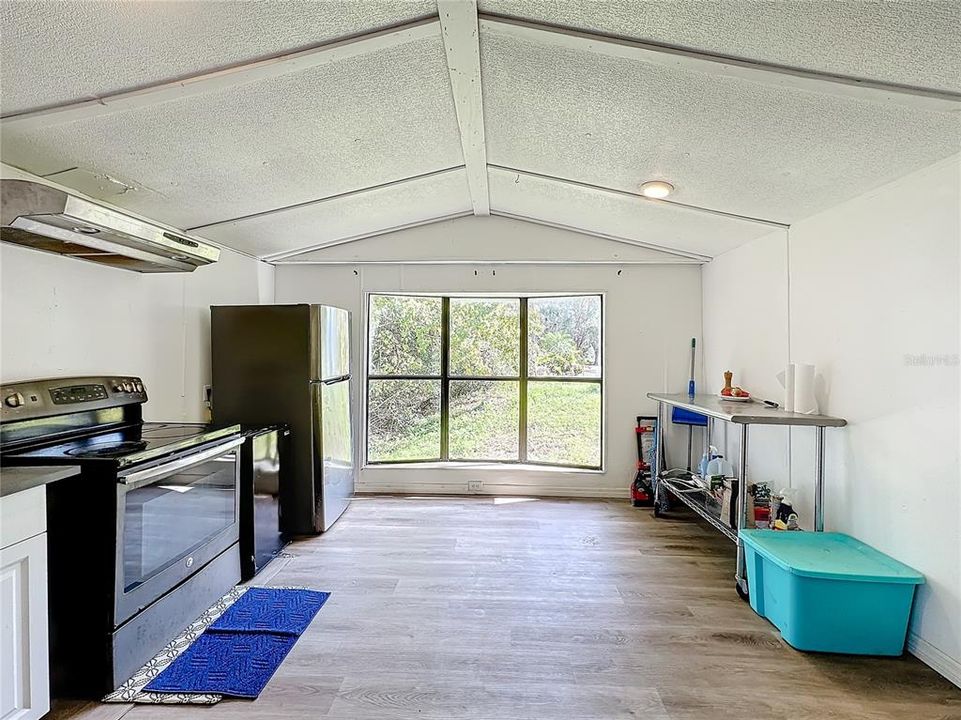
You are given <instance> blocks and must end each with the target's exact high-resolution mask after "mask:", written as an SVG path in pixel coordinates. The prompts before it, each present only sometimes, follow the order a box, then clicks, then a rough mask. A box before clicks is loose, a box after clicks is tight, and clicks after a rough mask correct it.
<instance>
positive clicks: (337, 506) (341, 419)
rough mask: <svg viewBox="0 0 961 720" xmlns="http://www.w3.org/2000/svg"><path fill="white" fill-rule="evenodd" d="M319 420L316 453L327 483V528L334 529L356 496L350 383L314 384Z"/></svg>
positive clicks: (348, 381) (325, 501) (325, 495)
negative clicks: (352, 498) (335, 522)
mask: <svg viewBox="0 0 961 720" xmlns="http://www.w3.org/2000/svg"><path fill="white" fill-rule="evenodd" d="M311 388H312V392H313V393H314V394H315V407H318V409H319V414H320V417H319V418H318V417H315V418H314V421H315V423H316V428H317V431H319V433H320V438H319V442H317V448H316V449H315V451H316V450H319V454H320V457H319V458H318V460H319V465H320V468H321V472H322V478H321V481H322V482H323V493H322V497H323V509H322V513H323V527H322V528H321V529H322V530H325V531H326V530H328V529H330V526H331V525H333V524H334V521H335V520H337V518H339V517H340V516H341V515H342V514H343V512H344V510H346V509H347V505H348V504H349V503H350V498H351V497H352V496H353V494H354V442H353V428H352V425H351V416H350V380H342V381H340V382H336V383H330V384H325V383H314V384H313V385H312V386H311Z"/></svg>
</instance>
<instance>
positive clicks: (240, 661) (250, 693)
mask: <svg viewBox="0 0 961 720" xmlns="http://www.w3.org/2000/svg"><path fill="white" fill-rule="evenodd" d="M296 642H297V636H296V635H275V634H272V633H249V632H248V633H211V632H204V633H203V634H202V635H201V636H200V637H199V638H197V639H196V640H195V641H194V642H193V644H192V645H191V646H190V647H189V648H187V649H186V650H184V652H183V653H182V654H181V655H180V657H178V658H177V659H176V660H174V661H173V662H172V663H171V664H170V665H168V666H167V668H166V669H165V670H164V671H163V672H162V673H160V674H159V675H158V676H157V677H155V678H154V679H153V680H151V681H150V682H149V683H148V684H147V687H146V688H144V690H146V691H148V692H162V693H163V692H166V693H217V694H218V695H231V696H233V697H240V698H256V697H257V696H258V695H260V693H261V691H262V690H263V689H264V688H265V687H266V686H267V682H268V681H269V680H270V678H271V677H273V674H274V673H275V672H276V671H277V668H278V667H280V663H282V662H283V660H284V658H285V657H287V653H289V652H290V649H291V648H292V647H293V646H294V644H295V643H296Z"/></svg>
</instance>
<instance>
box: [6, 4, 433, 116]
mask: <svg viewBox="0 0 961 720" xmlns="http://www.w3.org/2000/svg"><path fill="white" fill-rule="evenodd" d="M436 13H437V8H436V4H435V3H434V2H433V1H432V0H363V2H359V1H358V0H323V1H322V2H319V1H316V0H270V2H251V1H249V0H230V1H227V2H221V1H213V0H204V2H142V1H136V0H125V1H123V2H99V1H98V2H90V1H88V0H79V1H73V2H63V1H62V0H61V1H59V2H50V0H27V1H19V2H2V3H0V26H2V27H3V42H2V44H0V49H2V54H0V68H2V70H0V77H2V83H0V86H2V87H0V107H2V112H3V114H4V115H9V114H11V113H16V112H22V111H26V110H30V109H35V108H38V107H43V106H47V105H51V104H59V103H65V102H70V101H75V100H85V99H89V98H91V97H94V96H100V95H105V94H108V93H114V92H119V91H122V90H129V89H132V88H134V87H137V86H142V85H145V84H154V83H158V82H163V81H166V80H173V79H177V78H181V77H184V76H187V75H194V74H197V73H201V72H206V71H210V70H214V69H218V68H222V67H226V66H230V65H237V64H240V63H245V62H250V61H253V60H258V59H262V58H264V57H269V56H271V55H276V54H279V53H282V52H288V51H290V50H296V49H300V48H303V47H306V46H311V45H317V44H319V43H323V42H328V41H332V40H335V39H339V38H342V37H346V36H352V35H358V34H361V33H366V32H371V31H373V30H378V29H381V28H384V27H388V26H391V25H396V24H399V23H403V22H407V21H410V20H414V19H417V18H421V17H425V16H428V15H435V14H436Z"/></svg>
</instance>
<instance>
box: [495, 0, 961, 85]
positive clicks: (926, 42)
mask: <svg viewBox="0 0 961 720" xmlns="http://www.w3.org/2000/svg"><path fill="white" fill-rule="evenodd" d="M479 7H480V10H481V12H487V13H493V14H500V15H506V16H510V17H515V18H523V19H528V20H532V21H535V22H544V23H549V24H553V25H559V26H562V27H568V28H572V29H577V30H585V31H592V32H600V33H603V34H610V35H617V36H621V37H626V38H631V39H636V40H643V41H648V42H655V43H661V44H666V45H675V46H679V47H685V48H689V49H694V50H701V51H704V52H710V53H716V54H721V55H728V56H733V57H739V58H743V59H748V60H758V61H762V62H766V63H775V64H779V65H789V66H792V67H800V68H805V69H808V70H817V71H820V72H827V73H833V74H840V75H851V76H854V77H861V78H869V79H874V80H880V81H885V82H893V83H901V84H905V85H920V86H924V87H931V88H940V89H944V90H956V91H961V3H959V2H957V0H923V1H919V0H908V1H907V2H893V1H891V0H850V1H849V2H842V1H841V0H779V1H778V2H772V1H771V0H712V1H710V2H705V1H704V0H603V2H597V1H596V0H563V1H555V2H545V0H480V1H479Z"/></svg>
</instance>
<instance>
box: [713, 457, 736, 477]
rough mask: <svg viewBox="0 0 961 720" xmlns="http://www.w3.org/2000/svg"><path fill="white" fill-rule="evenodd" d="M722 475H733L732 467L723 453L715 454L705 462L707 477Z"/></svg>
mask: <svg viewBox="0 0 961 720" xmlns="http://www.w3.org/2000/svg"><path fill="white" fill-rule="evenodd" d="M715 475H722V476H723V477H734V468H733V466H732V465H731V463H729V462H728V461H727V460H725V459H724V456H723V455H715V456H714V457H713V458H712V459H711V461H710V462H709V463H708V464H707V477H714V476H715Z"/></svg>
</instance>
